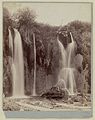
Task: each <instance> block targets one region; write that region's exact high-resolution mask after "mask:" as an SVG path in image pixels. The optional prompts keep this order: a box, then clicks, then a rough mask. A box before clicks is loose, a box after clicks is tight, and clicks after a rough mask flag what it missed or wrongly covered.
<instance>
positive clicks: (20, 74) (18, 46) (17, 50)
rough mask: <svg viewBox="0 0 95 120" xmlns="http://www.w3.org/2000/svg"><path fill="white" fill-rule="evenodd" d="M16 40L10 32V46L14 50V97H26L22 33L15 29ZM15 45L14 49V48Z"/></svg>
mask: <svg viewBox="0 0 95 120" xmlns="http://www.w3.org/2000/svg"><path fill="white" fill-rule="evenodd" d="M14 33H15V38H14V42H13V39H12V35H11V31H10V30H9V46H10V48H11V50H12V76H13V97H15V98H18V97H23V96H24V60H23V49H22V41H21V36H20V33H19V32H18V31H17V30H16V29H14ZM13 43H14V48H13Z"/></svg>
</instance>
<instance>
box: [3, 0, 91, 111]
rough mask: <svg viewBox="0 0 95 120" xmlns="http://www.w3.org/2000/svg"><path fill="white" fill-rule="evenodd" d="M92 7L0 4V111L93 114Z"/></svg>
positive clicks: (85, 5)
mask: <svg viewBox="0 0 95 120" xmlns="http://www.w3.org/2000/svg"><path fill="white" fill-rule="evenodd" d="M91 9H92V6H91V3H60V2H59V3H58V2H55V3H54V2H51V3H49V2H48V3H44V2H30V3H29V2H13V3H12V2H3V94H2V97H3V110H4V111H63V112H64V111H90V112H91V110H92V84H91V83H92V80H91V76H92V73H91V71H92V67H91V57H92V53H91V50H92V45H91V44H92V42H91V41H92V40H91V35H92V17H91Z"/></svg>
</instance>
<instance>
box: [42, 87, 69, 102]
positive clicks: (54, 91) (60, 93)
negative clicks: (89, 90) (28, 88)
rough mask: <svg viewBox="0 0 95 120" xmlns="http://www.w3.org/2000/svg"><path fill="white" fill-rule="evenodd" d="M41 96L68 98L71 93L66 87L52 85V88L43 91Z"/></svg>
mask: <svg viewBox="0 0 95 120" xmlns="http://www.w3.org/2000/svg"><path fill="white" fill-rule="evenodd" d="M41 97H44V98H48V99H64V100H68V97H69V94H68V91H67V90H66V89H60V88H59V87H52V88H51V89H49V90H48V91H46V92H45V93H43V94H42V95H41Z"/></svg>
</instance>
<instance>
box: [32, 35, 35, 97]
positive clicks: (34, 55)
mask: <svg viewBox="0 0 95 120" xmlns="http://www.w3.org/2000/svg"><path fill="white" fill-rule="evenodd" d="M33 42H34V83H33V94H32V95H33V96H36V44H35V34H34V33H33Z"/></svg>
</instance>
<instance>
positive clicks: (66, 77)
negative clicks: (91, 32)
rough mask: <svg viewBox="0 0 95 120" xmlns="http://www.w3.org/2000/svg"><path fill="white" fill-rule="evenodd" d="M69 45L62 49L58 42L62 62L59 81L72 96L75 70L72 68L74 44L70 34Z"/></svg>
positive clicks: (74, 85)
mask: <svg viewBox="0 0 95 120" xmlns="http://www.w3.org/2000/svg"><path fill="white" fill-rule="evenodd" d="M70 36H71V43H69V44H68V46H67V49H65V48H64V46H63V45H62V43H61V42H60V41H59V40H58V43H59V47H60V49H61V55H62V56H61V61H62V62H63V66H62V69H61V70H60V73H59V81H60V80H61V82H62V81H63V83H64V84H65V85H64V86H66V89H67V90H68V92H69V95H74V94H75V91H76V83H75V77H74V71H75V68H73V67H72V57H74V56H73V54H74V47H75V42H74V40H73V36H72V33H71V32H70Z"/></svg>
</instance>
